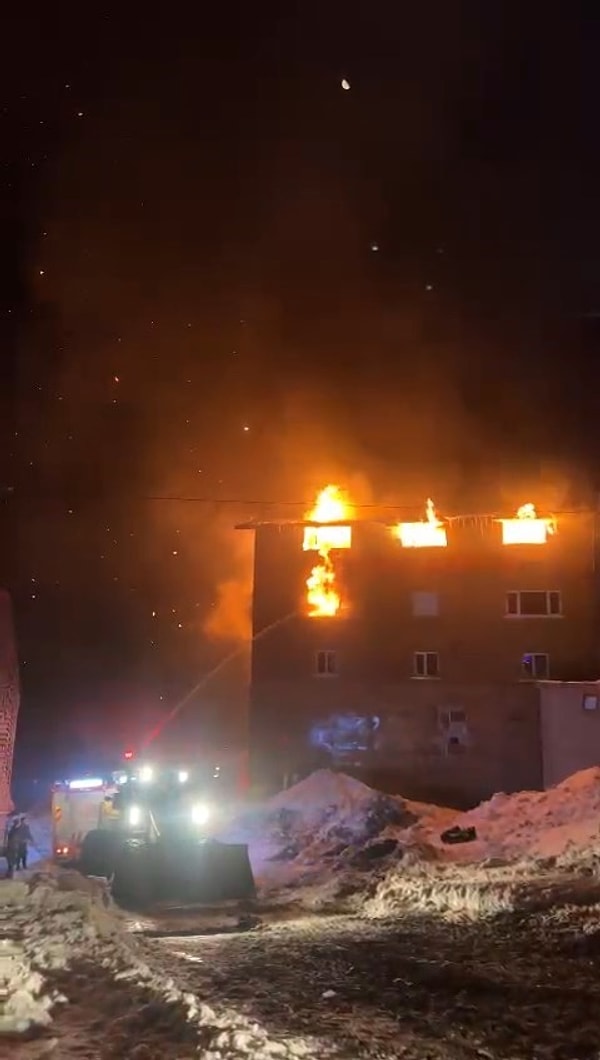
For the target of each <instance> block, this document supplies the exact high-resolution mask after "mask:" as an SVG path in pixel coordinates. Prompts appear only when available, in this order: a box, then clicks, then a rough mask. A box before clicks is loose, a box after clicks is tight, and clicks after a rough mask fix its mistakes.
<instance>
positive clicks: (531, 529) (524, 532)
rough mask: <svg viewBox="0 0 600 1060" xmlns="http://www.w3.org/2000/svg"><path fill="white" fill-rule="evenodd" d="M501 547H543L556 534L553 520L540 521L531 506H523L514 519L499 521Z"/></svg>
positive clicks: (533, 507)
mask: <svg viewBox="0 0 600 1060" xmlns="http://www.w3.org/2000/svg"><path fill="white" fill-rule="evenodd" d="M498 522H500V523H501V524H502V544H503V545H545V544H546V541H547V540H548V537H549V536H550V535H551V534H555V533H556V523H555V522H554V520H553V519H540V518H539V517H538V514H537V512H536V510H535V506H534V505H533V504H523V505H522V506H521V507H520V508H519V510H518V511H517V515H516V518H514V519H499V520H498Z"/></svg>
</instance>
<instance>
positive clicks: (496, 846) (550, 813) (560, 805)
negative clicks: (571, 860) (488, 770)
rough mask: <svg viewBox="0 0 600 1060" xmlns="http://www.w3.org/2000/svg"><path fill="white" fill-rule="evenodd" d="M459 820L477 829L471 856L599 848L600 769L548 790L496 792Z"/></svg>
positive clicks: (535, 854)
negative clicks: (511, 793) (510, 793)
mask: <svg viewBox="0 0 600 1060" xmlns="http://www.w3.org/2000/svg"><path fill="white" fill-rule="evenodd" d="M455 823H456V824H459V825H461V826H465V827H466V826H468V825H474V826H475V828H476V829H477V834H478V843H477V844H476V845H475V844H473V850H472V851H471V852H470V855H469V856H470V857H471V858H473V859H475V858H477V859H479V858H481V857H501V858H504V859H511V860H512V859H518V858H521V857H523V856H527V857H536V858H547V857H557V856H567V855H569V854H570V855H571V856H576V855H577V853H578V852H582V853H588V852H590V851H593V850H597V851H599V852H600V767H597V766H595V767H593V768H592V769H584V770H582V771H581V772H579V773H574V774H573V776H571V777H568V778H567V779H566V780H563V781H562V782H561V783H560V784H557V785H556V787H554V788H550V789H549V790H548V791H521V792H518V793H517V794H515V795H505V794H503V793H500V794H498V795H494V796H492V798H491V799H489V800H488V801H487V802H483V803H481V805H480V806H477V807H476V808H475V809H474V810H470V811H469V812H468V813H465V814H461V815H460V816H459V817H458V818H457V819H456V821H455ZM463 849H464V848H463ZM465 853H467V852H466V850H465Z"/></svg>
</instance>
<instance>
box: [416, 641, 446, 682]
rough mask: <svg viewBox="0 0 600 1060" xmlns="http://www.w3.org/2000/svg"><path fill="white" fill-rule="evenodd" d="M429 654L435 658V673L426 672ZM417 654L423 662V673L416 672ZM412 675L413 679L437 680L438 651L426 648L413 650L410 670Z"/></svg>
mask: <svg viewBox="0 0 600 1060" xmlns="http://www.w3.org/2000/svg"><path fill="white" fill-rule="evenodd" d="M430 655H434V656H435V659H436V663H435V668H436V672H435V674H430V673H429V672H428V670H429V667H428V665H427V658H428V656H430ZM418 656H420V657H421V658H422V659H423V663H424V666H423V673H422V674H420V673H418V670H417V657H418ZM412 677H413V680H415V681H439V679H440V653H439V651H432V650H431V649H427V650H425V649H420V650H418V651H414V652H413V672H412Z"/></svg>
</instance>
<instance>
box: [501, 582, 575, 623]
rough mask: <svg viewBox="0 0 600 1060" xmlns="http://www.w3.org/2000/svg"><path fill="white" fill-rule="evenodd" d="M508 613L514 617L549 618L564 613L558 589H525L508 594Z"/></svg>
mask: <svg viewBox="0 0 600 1060" xmlns="http://www.w3.org/2000/svg"><path fill="white" fill-rule="evenodd" d="M506 614H507V615H509V616H510V617H514V618H548V617H556V616H557V615H562V600H561V595H560V592H558V590H555V589H552V590H546V589H541V590H540V589H523V590H520V591H518V592H511V593H507V594H506Z"/></svg>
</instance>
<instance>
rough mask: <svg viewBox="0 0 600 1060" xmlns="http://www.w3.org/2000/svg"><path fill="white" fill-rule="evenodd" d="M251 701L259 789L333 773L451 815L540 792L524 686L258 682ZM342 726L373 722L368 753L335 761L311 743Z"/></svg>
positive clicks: (533, 707) (534, 719)
mask: <svg viewBox="0 0 600 1060" xmlns="http://www.w3.org/2000/svg"><path fill="white" fill-rule="evenodd" d="M252 695H253V703H252V708H251V715H250V717H251V749H252V750H251V772H252V776H253V780H254V781H255V783H258V784H265V785H266V786H271V787H273V788H276V787H277V786H279V785H280V784H281V780H282V777H283V776H284V775H285V774H286V773H287V772H288V771H290V772H292V773H293V772H294V770H295V769H296V768H297V769H299V770H300V772H308V771H310V770H311V769H312V768H317V767H318V766H325V765H335V766H337V767H338V768H342V769H345V770H346V771H348V772H353V773H354V774H355V775H358V776H361V777H362V778H363V779H364V780H365V781H367V782H369V783H372V784H374V785H376V786H379V787H382V788H385V789H387V790H390V791H395V792H399V793H402V794H404V795H406V796H408V797H411V798H414V799H423V800H430V801H437V802H440V803H446V804H449V805H455V806H472V805H475V804H476V803H477V802H479V801H481V799H484V798H487V797H489V796H490V795H492V794H493V793H494V792H495V791H506V792H511V791H518V790H521V789H522V788H540V787H541V785H542V762H541V744H540V733H539V712H538V690H537V688H536V687H535V686H532V685H529V684H517V685H502V686H500V685H496V686H495V685H487V686H485V685H467V686H460V685H451V684H449V683H446V682H441V681H440V682H433V681H431V682H426V681H407V682H402V683H400V684H394V685H391V684H386V685H384V684H377V683H368V684H366V683H362V682H346V681H339V680H336V679H331V680H326V679H324V680H321V679H319V678H315V679H312V680H311V679H309V680H304V681H294V682H288V681H274V682H261V683H260V684H256V685H255V686H254V687H253V690H252ZM450 712H452V713H450ZM339 716H342V717H343V718H348V717H352V716H355V717H359V718H374V719H376V720H377V727H376V729H375V730H374V731H373V733H372V737H371V740H370V741H369V742H368V743H367V744H366V746H364V745H363V747H362V748H359V749H355V750H353V751H352V750H351V751H348V750H347V749H343V750H342V751H341V752H340V751H339V750H338V751H337V753H336V750H335V749H334V751H333V753H332V752H331V750H330V748H331V744H330V745H329V748H324V747H323V744H322V743H321V744H320V743H319V742H318V741H317V740H315V733H321V732H322V731H323V728H324V727H327V725H330V724H331V723H332V719H335V718H336V717H339ZM453 719H454V720H453ZM369 744H370V745H369Z"/></svg>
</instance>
